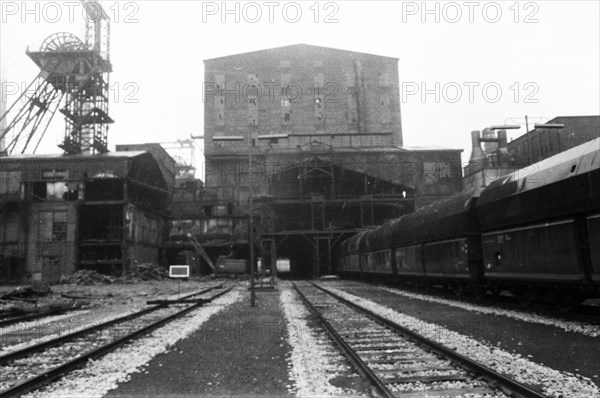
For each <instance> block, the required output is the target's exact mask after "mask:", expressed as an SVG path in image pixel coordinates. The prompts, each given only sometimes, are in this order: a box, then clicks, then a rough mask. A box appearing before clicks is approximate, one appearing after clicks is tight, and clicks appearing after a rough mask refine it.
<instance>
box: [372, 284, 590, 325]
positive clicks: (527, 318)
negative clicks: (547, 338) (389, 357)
mask: <svg viewBox="0 0 600 398" xmlns="http://www.w3.org/2000/svg"><path fill="white" fill-rule="evenodd" d="M379 289H381V290H383V291H386V292H388V293H392V294H396V295H398V296H404V297H409V298H413V299H417V300H422V301H428V302H430V303H438V304H445V305H449V306H452V307H456V308H462V309H464V310H467V311H473V312H479V313H482V314H490V315H499V316H505V317H507V318H512V319H517V320H519V321H524V322H530V323H537V324H540V325H547V326H554V327H557V328H559V329H562V330H564V331H567V332H573V333H580V334H583V335H585V336H590V337H599V336H600V326H599V325H592V324H589V323H584V322H575V321H564V320H561V319H556V318H551V317H548V316H544V315H540V314H532V313H526V312H521V311H512V310H506V309H502V308H494V307H489V306H484V305H475V304H469V303H464V302H461V301H456V300H449V299H445V298H439V297H433V296H427V295H424V294H419V293H412V292H407V291H404V290H399V289H391V288H388V287H380V288H379Z"/></svg>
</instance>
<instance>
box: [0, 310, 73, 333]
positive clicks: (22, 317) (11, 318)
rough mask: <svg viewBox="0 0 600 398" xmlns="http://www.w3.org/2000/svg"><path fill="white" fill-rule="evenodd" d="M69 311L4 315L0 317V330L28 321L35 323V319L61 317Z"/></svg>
mask: <svg viewBox="0 0 600 398" xmlns="http://www.w3.org/2000/svg"><path fill="white" fill-rule="evenodd" d="M76 309H79V308H73V310H76ZM69 310H71V309H70V308H69V309H57V310H49V311H41V312H35V313H29V314H23V313H16V314H14V315H6V316H3V317H0V329H2V328H5V327H7V326H10V325H14V324H16V323H22V322H30V321H35V320H37V319H41V318H46V317H49V316H54V315H61V314H64V313H66V312H67V311H69Z"/></svg>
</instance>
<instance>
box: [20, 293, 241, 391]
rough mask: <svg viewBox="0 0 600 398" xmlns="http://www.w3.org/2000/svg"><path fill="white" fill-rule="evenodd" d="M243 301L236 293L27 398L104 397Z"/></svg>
mask: <svg viewBox="0 0 600 398" xmlns="http://www.w3.org/2000/svg"><path fill="white" fill-rule="evenodd" d="M241 297H242V295H241V293H240V290H239V289H234V290H233V291H232V292H230V293H229V294H226V295H224V296H221V297H219V298H217V299H215V300H214V301H213V302H212V303H210V304H207V305H206V306H204V307H201V308H199V309H197V310H194V311H192V312H191V313H189V314H187V315H186V316H184V317H182V318H179V319H177V320H175V321H173V322H170V323H168V324H167V325H165V326H163V327H161V328H159V329H157V330H155V331H154V332H152V333H150V334H149V335H148V336H146V337H143V338H141V339H137V340H135V341H133V342H132V343H129V344H128V345H126V346H124V347H121V348H120V349H118V350H116V351H113V352H111V353H109V354H107V355H105V356H103V357H101V358H99V359H97V360H95V361H90V362H88V364H87V366H85V367H84V368H82V369H78V370H75V371H73V372H71V373H69V374H68V375H67V376H65V377H64V378H62V379H61V380H59V381H57V382H56V383H53V384H50V385H49V386H47V387H46V388H44V389H42V390H40V391H36V392H34V393H31V394H28V395H26V397H28V398H42V397H43V398H47V397H49V398H52V397H56V398H64V397H86V398H91V397H101V396H103V395H104V394H106V393H107V392H108V391H110V390H112V389H114V388H116V387H117V386H118V385H119V383H122V382H125V381H127V380H129V378H130V375H131V374H133V373H136V372H140V371H141V370H142V368H143V367H144V365H146V364H147V363H148V362H150V360H152V358H154V357H155V356H156V355H158V354H161V353H165V352H168V348H169V347H170V346H172V345H173V344H175V343H176V342H177V341H179V340H181V339H183V338H186V337H187V336H189V335H190V334H192V333H193V332H195V331H196V330H198V329H199V328H200V327H201V326H202V324H204V323H205V322H206V321H207V320H208V319H209V318H210V317H211V316H213V315H215V314H217V313H218V312H220V311H222V310H224V309H225V308H227V307H228V306H230V305H232V304H234V303H236V302H237V301H239V300H240V299H241Z"/></svg>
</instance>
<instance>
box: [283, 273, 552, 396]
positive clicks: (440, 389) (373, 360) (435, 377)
mask: <svg viewBox="0 0 600 398" xmlns="http://www.w3.org/2000/svg"><path fill="white" fill-rule="evenodd" d="M294 287H295V288H296V290H297V291H298V293H299V294H300V296H301V297H302V300H303V301H304V302H305V304H306V305H307V306H308V307H309V309H310V310H311V311H312V312H313V313H314V314H315V316H316V317H317V318H319V320H320V321H321V323H322V324H323V326H324V327H325V328H326V329H327V331H328V332H329V334H330V335H331V337H332V338H333V340H334V341H335V342H336V344H337V345H338V346H339V347H340V349H341V350H342V352H343V353H344V355H345V356H346V357H347V358H348V359H349V360H350V362H352V363H353V364H354V366H355V367H356V368H357V369H358V371H359V373H360V374H361V375H362V376H363V377H365V378H367V379H368V380H369V381H370V382H371V384H372V386H373V388H374V389H375V390H376V394H377V395H379V396H383V397H406V398H408V397H410V398H424V397H428V398H433V397H454V396H481V397H510V396H512V397H526V398H545V397H546V396H545V395H543V394H542V393H540V392H537V391H534V390H532V389H530V388H529V387H527V386H525V385H523V384H520V383H518V382H516V381H514V380H511V379H509V378H507V377H505V376H503V375H501V374H498V373H497V372H495V371H493V370H491V369H489V368H486V367H485V366H483V365H481V364H479V363H477V362H474V361H473V360H471V359H469V358H467V357H464V356H462V355H460V354H458V353H456V352H455V351H453V350H450V349H448V348H445V347H443V346H440V345H439V344H437V343H435V342H433V341H431V340H428V339H426V338H424V337H422V336H420V335H418V334H416V333H414V332H411V331H409V330H407V329H404V328H402V327H400V326H398V325H396V324H394V323H392V322H390V321H388V320H387V319H385V318H382V317H381V316H379V315H377V314H374V313H373V312H371V311H369V310H367V309H364V308H362V307H360V306H358V305H356V304H354V303H351V302H349V301H347V300H345V299H344V298H342V297H339V296H337V295H335V294H334V293H332V292H329V291H327V290H325V289H323V288H321V287H320V286H318V285H315V284H313V283H308V282H303V283H295V284H294ZM468 394H472V395H468ZM486 394H487V395H486Z"/></svg>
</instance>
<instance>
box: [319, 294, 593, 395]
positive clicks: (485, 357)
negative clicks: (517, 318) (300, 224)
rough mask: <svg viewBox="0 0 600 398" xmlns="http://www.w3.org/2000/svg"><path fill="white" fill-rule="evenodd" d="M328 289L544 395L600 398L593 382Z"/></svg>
mask: <svg viewBox="0 0 600 398" xmlns="http://www.w3.org/2000/svg"><path fill="white" fill-rule="evenodd" d="M324 287H325V288H326V289H328V290H330V291H332V292H334V293H336V294H338V295H340V296H342V297H344V298H346V299H348V300H350V301H352V302H354V303H356V304H358V305H361V306H363V307H365V308H367V309H369V310H371V311H373V312H375V313H377V314H379V315H381V316H384V317H385V318H387V319H390V320H391V321H393V322H395V323H397V324H398V325H400V326H403V327H406V328H408V329H410V330H412V331H415V332H418V333H420V334H421V335H423V336H425V337H427V338H429V339H431V340H434V341H436V342H438V343H440V344H442V345H444V346H446V347H448V348H451V349H453V350H455V351H457V352H459V353H461V354H463V355H465V356H468V357H470V358H472V359H474V360H476V361H478V362H480V363H482V364H484V365H486V366H488V367H490V368H492V369H494V370H495V371H497V372H499V373H502V374H505V375H507V376H509V377H511V378H514V379H515V380H517V381H519V382H522V383H525V384H529V385H531V386H539V387H540V388H541V389H542V390H543V392H544V394H546V395H548V396H550V397H556V398H591V397H600V388H598V386H596V385H594V384H593V383H592V381H591V380H589V379H587V378H584V377H581V376H575V375H573V374H570V373H567V372H560V371H557V370H555V369H552V368H549V367H547V366H544V365H542V364H539V363H535V362H533V361H531V360H529V359H527V358H523V357H522V356H521V355H519V354H511V353H509V352H507V351H505V350H503V349H501V348H498V347H494V346H492V345H486V344H483V343H481V342H479V341H477V340H475V339H472V338H470V337H467V336H464V335H461V334H460V333H457V332H454V331H451V330H449V329H446V328H444V327H442V326H440V325H436V324H433V323H429V322H424V321H422V320H420V319H417V318H415V317H412V316H407V315H404V314H401V313H399V312H397V311H394V310H392V309H390V308H388V307H385V306H383V305H380V304H377V303H375V302H373V301H370V300H366V299H364V298H361V297H359V296H356V295H353V294H349V293H347V292H345V291H342V290H339V289H336V288H333V287H330V286H324Z"/></svg>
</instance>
